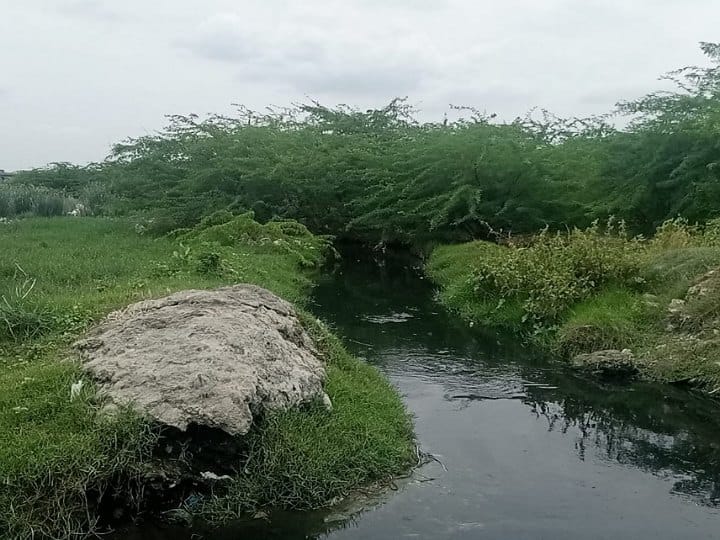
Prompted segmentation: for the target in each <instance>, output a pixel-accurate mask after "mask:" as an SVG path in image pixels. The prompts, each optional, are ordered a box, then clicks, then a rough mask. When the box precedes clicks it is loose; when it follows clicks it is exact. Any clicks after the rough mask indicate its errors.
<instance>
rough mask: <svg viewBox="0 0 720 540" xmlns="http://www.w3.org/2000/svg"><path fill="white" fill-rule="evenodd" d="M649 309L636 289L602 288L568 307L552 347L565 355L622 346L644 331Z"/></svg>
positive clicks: (633, 340) (620, 347) (631, 341)
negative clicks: (568, 309)
mask: <svg viewBox="0 0 720 540" xmlns="http://www.w3.org/2000/svg"><path fill="white" fill-rule="evenodd" d="M648 309H649V306H647V305H646V303H645V300H644V299H643V297H642V295H640V294H638V293H637V292H635V291H630V290H627V289H623V288H608V289H606V290H603V291H601V292H599V293H598V294H596V295H594V296H592V297H590V298H588V299H586V300H583V301H581V302H579V303H578V304H576V305H575V306H574V307H572V308H571V309H570V311H569V313H568V315H567V318H566V320H564V321H563V322H562V324H561V325H560V326H559V329H558V331H557V336H556V343H555V347H556V348H557V349H558V350H559V351H560V352H561V353H562V354H563V355H564V356H572V355H575V354H579V353H587V352H593V351H600V350H604V349H623V348H625V347H626V346H627V345H628V344H629V343H633V342H635V341H636V340H637V339H638V336H639V335H640V334H641V333H642V332H643V331H644V329H643V326H644V322H645V320H646V314H647V310H648Z"/></svg>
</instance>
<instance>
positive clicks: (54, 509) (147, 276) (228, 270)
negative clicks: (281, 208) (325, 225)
mask: <svg viewBox="0 0 720 540" xmlns="http://www.w3.org/2000/svg"><path fill="white" fill-rule="evenodd" d="M0 243H2V246H3V257H2V258H1V259H0V277H1V279H0V286H1V287H2V289H0V434H1V435H0V439H1V442H0V536H2V537H3V538H5V537H8V538H37V537H43V536H48V537H52V538H62V537H70V536H72V535H75V534H76V533H78V532H82V531H88V530H92V529H93V528H94V527H95V526H96V523H95V520H96V518H97V513H96V512H97V505H98V501H99V499H100V498H101V497H102V495H103V494H104V493H105V492H106V491H107V490H108V489H110V488H111V487H112V488H113V489H126V490H128V496H133V497H136V499H137V502H138V504H140V503H141V495H142V493H141V491H140V490H138V489H137V483H135V482H133V479H136V478H137V477H138V476H139V475H141V474H142V473H143V472H144V470H145V467H146V465H147V463H148V460H149V459H150V454H151V450H152V448H153V446H154V444H155V442H156V440H157V436H158V432H157V431H156V430H155V429H154V428H153V427H152V426H150V425H149V424H148V423H147V422H146V421H145V420H144V419H142V418H138V417H137V416H135V415H133V414H132V413H131V412H130V411H125V412H124V414H121V415H119V416H117V417H114V418H112V419H111V418H107V417H105V416H103V415H101V414H99V412H98V403H97V400H96V399H95V394H94V389H93V384H92V382H91V381H89V380H87V379H86V378H85V376H84V375H83V374H82V373H81V370H80V369H79V367H78V366H77V364H76V363H75V362H74V361H73V360H72V359H71V358H69V354H68V348H67V346H68V344H69V343H70V342H71V341H72V340H73V339H75V338H76V337H77V335H78V334H79V333H80V332H82V330H83V329H84V328H85V327H87V325H88V324H91V323H92V321H94V320H96V319H97V318H98V317H101V316H103V315H104V314H106V313H107V312H108V311H110V310H112V309H114V308H118V307H121V306H125V305H127V304H128V303H131V302H134V301H138V300H141V299H144V298H150V297H156V296H160V295H164V294H167V293H169V292H172V291H176V290H181V289H187V288H200V287H213V286H218V285H221V284H226V283H228V282H251V283H256V284H259V285H261V286H264V287H267V288H269V289H271V290H273V291H274V292H276V293H278V294H280V295H282V296H284V297H285V298H288V299H290V300H292V301H294V302H296V303H298V304H300V305H302V303H303V300H304V299H305V295H306V293H307V290H308V288H309V287H310V285H311V283H312V282H311V278H312V274H311V272H312V271H313V270H312V268H316V267H317V266H318V265H319V264H321V263H322V261H323V260H324V259H325V256H326V254H327V251H328V249H329V243H328V240H327V239H324V238H319V237H316V236H313V235H311V234H310V233H309V232H308V231H307V229H305V228H304V227H303V226H301V225H298V224H296V223H290V222H272V223H268V224H266V225H259V224H258V223H257V222H255V221H253V219H252V217H251V216H250V215H247V214H246V215H240V216H234V215H232V214H227V213H224V214H216V215H213V216H210V217H208V218H206V219H205V220H203V222H202V224H201V225H199V226H198V227H197V228H196V229H193V230H191V231H184V232H180V233H178V234H177V238H176V239H171V238H152V237H150V236H148V235H147V234H145V233H144V225H143V224H139V223H131V222H128V221H125V220H111V219H100V218H54V219H39V218H35V219H25V220H20V221H14V222H11V223H7V224H0ZM305 319H306V324H307V326H308V327H309V328H310V329H311V331H312V332H313V333H314V335H315V337H316V340H317V341H318V344H319V347H320V349H321V350H322V352H323V354H324V357H325V360H326V362H327V363H328V381H327V392H328V393H329V395H330V396H331V398H332V400H333V404H334V409H333V412H332V413H327V412H325V411H324V410H322V411H320V410H315V411H303V412H288V413H286V414H279V415H277V416H271V417H269V418H266V419H265V420H264V421H263V423H262V424H261V425H259V426H258V427H257V430H256V431H255V432H253V433H252V435H251V436H250V441H251V443H250V444H251V445H252V447H253V449H254V450H253V453H252V456H253V457H252V459H251V460H250V461H249V462H248V463H247V464H243V465H244V466H246V470H247V471H248V472H251V473H252V474H250V475H249V476H241V477H240V478H239V479H238V480H237V482H236V483H234V484H233V487H232V488H231V490H230V491H231V493H230V494H229V495H228V496H227V497H226V498H219V499H217V500H216V501H213V502H212V503H210V504H208V506H207V508H206V515H207V516H209V517H211V518H213V519H215V520H223V519H230V518H231V517H234V516H237V513H238V512H241V511H245V510H249V509H253V508H257V507H258V506H260V505H274V504H279V505H283V506H286V507H305V508H306V507H317V506H321V505H323V504H326V503H327V502H328V501H330V500H331V499H333V498H334V497H338V496H342V495H345V494H347V493H348V492H349V491H351V490H352V489H354V488H356V487H358V486H360V485H365V484H367V483H369V482H375V481H380V480H383V479H385V478H387V477H389V476H390V475H394V474H398V473H401V472H403V471H404V470H405V469H406V468H407V466H408V464H409V463H411V462H412V460H413V459H414V447H413V445H412V432H411V425H410V422H409V418H408V416H407V414H406V412H405V410H404V408H403V405H402V402H401V400H400V398H399V396H398V395H397V393H396V392H395V391H394V389H393V388H392V387H391V386H390V385H389V383H387V382H386V381H385V379H384V378H383V377H382V376H381V375H380V374H379V373H378V372H377V371H376V370H375V369H373V368H371V367H369V366H366V365H364V364H361V363H360V362H359V361H357V360H356V359H354V358H352V357H350V356H349V355H348V354H347V353H346V352H345V351H344V350H343V348H342V346H341V345H340V344H339V343H338V342H337V340H336V339H335V338H333V337H332V336H331V335H330V334H329V333H328V331H327V330H326V329H325V328H324V327H323V326H322V325H320V324H319V323H318V322H317V321H315V320H314V319H312V318H311V317H309V316H305ZM63 359H66V360H63ZM80 381H82V383H83V384H82V386H81V387H80V391H79V392H75V394H73V392H72V390H71V388H72V387H73V385H75V386H76V388H78V385H77V383H78V382H80ZM369 404H372V406H370V405H369ZM360 434H362V436H360ZM320 441H322V443H320Z"/></svg>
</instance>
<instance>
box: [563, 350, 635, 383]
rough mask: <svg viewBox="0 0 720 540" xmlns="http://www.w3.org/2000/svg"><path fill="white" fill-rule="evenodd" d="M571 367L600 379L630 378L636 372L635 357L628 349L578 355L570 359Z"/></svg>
mask: <svg viewBox="0 0 720 540" xmlns="http://www.w3.org/2000/svg"><path fill="white" fill-rule="evenodd" d="M572 367H573V368H575V369H578V370H581V371H585V372H587V373H591V374H592V375H597V376H600V377H623V378H631V377H633V376H634V375H636V374H637V372H638V368H637V365H636V362H635V356H634V355H633V353H632V352H631V351H630V350H629V349H623V350H618V349H608V350H604V351H595V352H592V353H587V354H578V355H576V356H575V357H574V358H573V359H572Z"/></svg>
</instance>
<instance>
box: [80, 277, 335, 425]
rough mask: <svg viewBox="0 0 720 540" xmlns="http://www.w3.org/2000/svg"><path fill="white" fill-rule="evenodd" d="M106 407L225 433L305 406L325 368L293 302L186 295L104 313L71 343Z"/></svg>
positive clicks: (236, 290) (221, 292) (254, 292)
mask: <svg viewBox="0 0 720 540" xmlns="http://www.w3.org/2000/svg"><path fill="white" fill-rule="evenodd" d="M75 347H76V349H77V350H78V351H79V352H80V355H81V358H82V360H83V365H84V368H85V370H86V371H87V372H88V373H89V374H90V375H92V377H93V378H94V379H96V380H97V382H98V384H99V387H100V389H101V391H102V393H103V394H104V395H106V396H107V399H108V400H109V402H110V404H114V405H127V404H130V405H132V406H133V407H134V408H135V409H137V410H138V411H140V412H141V413H143V414H146V415H148V416H150V417H151V418H153V419H155V420H157V421H158V422H160V423H162V424H166V425H168V426H173V427H176V428H178V429H181V430H183V431H184V430H186V429H187V428H188V426H191V425H197V426H205V427H210V428H219V429H221V430H223V431H224V432H226V433H228V434H230V435H242V434H245V433H247V432H248V431H249V429H250V427H251V425H252V423H253V417H254V416H255V415H257V414H260V413H262V412H263V411H266V410H277V409H286V408H288V407H293V406H297V405H300V404H303V403H308V402H311V401H314V400H322V401H324V402H325V404H326V405H329V399H328V397H327V395H325V393H324V392H323V386H322V385H323V381H324V379H325V370H324V366H323V364H322V362H321V361H320V359H319V358H318V357H317V354H316V352H315V348H314V346H313V343H312V340H311V339H310V336H308V334H307V333H306V332H305V330H304V329H303V328H302V326H301V325H300V322H299V321H298V319H297V316H296V314H295V312H294V310H293V308H292V306H291V305H290V304H289V303H287V302H285V301H284V300H282V299H280V298H278V297H277V296H275V295H274V294H272V293H271V292H269V291H267V290H265V289H262V288H260V287H256V286H253V285H236V286H233V287H224V288H221V289H216V290H211V291H204V290H189V291H183V292H179V293H176V294H172V295H170V296H167V297H165V298H160V299H157V300H149V301H144V302H139V303H137V304H133V305H131V306H129V307H128V308H126V309H124V310H121V311H117V312H114V313H112V314H110V315H109V316H108V317H107V318H106V319H105V320H104V321H103V322H102V323H100V324H99V325H98V326H97V327H96V328H94V329H93V330H92V331H91V332H90V333H89V334H88V336H87V337H86V338H85V339H83V340H82V341H79V342H77V343H76V344H75Z"/></svg>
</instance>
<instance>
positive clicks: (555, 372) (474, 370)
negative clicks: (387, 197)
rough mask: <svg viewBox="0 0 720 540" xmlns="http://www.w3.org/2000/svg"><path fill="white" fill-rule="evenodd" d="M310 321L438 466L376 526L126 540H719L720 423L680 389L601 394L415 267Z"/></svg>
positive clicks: (390, 271) (367, 283) (341, 516)
mask: <svg viewBox="0 0 720 540" xmlns="http://www.w3.org/2000/svg"><path fill="white" fill-rule="evenodd" d="M312 309H313V311H314V312H315V313H316V314H317V315H318V316H319V317H320V318H322V319H324V320H325V321H327V322H328V323H329V324H330V326H331V327H332V328H333V329H334V331H335V332H336V333H337V334H338V335H340V336H341V337H342V338H343V339H344V341H345V343H346V344H347V345H348V348H350V349H351V351H352V352H353V353H355V354H356V355H357V356H359V357H361V358H363V359H365V360H366V361H367V362H370V363H371V364H373V365H376V366H377V367H378V368H380V369H381V370H382V371H383V372H384V373H385V374H386V375H387V376H388V377H389V378H390V380H391V381H392V382H393V383H394V384H395V385H396V386H397V388H398V389H399V390H400V392H401V393H402V395H403V397H404V399H405V402H406V404H407V406H408V408H409V410H410V411H411V412H412V414H413V415H414V417H415V429H416V434H417V437H418V441H419V444H420V445H421V448H422V449H423V450H424V451H425V452H428V453H430V454H432V455H433V456H434V458H435V459H434V460H432V461H431V462H429V463H428V464H426V465H424V466H423V467H421V468H420V469H419V470H418V471H416V472H415V474H414V475H413V476H412V478H411V479H409V480H408V481H406V482H405V483H404V484H403V485H401V486H398V489H397V490H396V491H392V492H391V493H388V494H386V495H385V496H383V497H382V500H378V501H366V503H367V504H366V506H367V507H366V508H365V510H364V511H361V512H358V513H356V514H354V515H350V514H351V512H349V511H348V512H346V513H343V512H338V510H334V511H333V512H331V513H330V514H328V513H327V512H325V513H321V512H319V513H303V514H296V513H279V514H272V515H271V516H270V517H269V519H258V520H254V521H252V522H249V523H248V522H246V523H242V524H238V525H237V526H233V527H229V528H227V529H223V530H216V531H211V532H208V531H189V530H184V529H179V530H178V529H170V528H152V527H143V528H142V529H139V530H137V531H130V532H127V533H126V534H123V535H121V536H120V537H119V538H122V539H123V540H141V539H142V540H151V539H152V540H171V539H172V540H185V539H190V538H199V536H194V535H196V534H200V535H203V536H204V537H205V538H212V539H218V540H230V539H233V540H234V539H241V538H249V539H263V538H268V539H270V538H272V539H305V538H322V539H326V538H327V539H331V540H352V539H364V540H370V539H373V540H375V539H378V540H385V539H387V540H391V539H401V538H409V539H476V538H477V539H493V540H494V539H497V540H500V539H503V540H505V539H508V540H509V539H513V540H524V539H532V540H537V539H547V540H561V539H568V540H570V539H572V540H576V539H598V540H599V539H607V538H612V539H614V540H620V539H643V538H650V539H653V540H660V539H668V540H679V539H700V538H702V539H717V538H720V483H719V480H720V414H718V412H719V411H720V408H719V407H718V405H717V404H716V403H714V402H712V401H711V400H709V399H707V398H704V397H701V396H696V395H693V394H691V393H688V392H687V391H685V390H682V389H679V388H674V387H671V386H666V385H665V386H663V385H652V384H646V383H633V384H626V385H603V384H600V383H596V382H594V381H592V380H588V379H584V378H581V377H579V376H577V375H576V374H573V373H571V372H570V371H569V370H566V369H565V368H564V367H563V366H562V364H560V363H557V362H552V361H550V360H547V359H542V358H540V357H539V356H538V355H534V354H532V353H530V352H528V351H526V350H523V348H522V347H520V346H519V344H518V343H516V342H515V341H514V340H512V339H500V338H498V336H495V335H491V334H484V333H482V332H480V331H478V330H477V329H473V328H469V327H468V325H467V324H465V323H463V322H462V321H460V320H458V319H457V318H456V317H453V316H452V315H450V314H448V313H446V312H445V311H444V310H443V309H442V308H441V307H440V306H438V305H437V304H436V303H435V302H434V301H433V287H432V286H431V285H430V284H429V283H427V282H426V280H423V279H422V276H421V275H420V274H419V273H418V272H417V270H416V269H415V268H413V264H409V263H408V261H403V260H397V261H387V262H386V263H385V264H383V265H377V264H374V263H372V262H371V261H367V260H354V259H353V258H350V259H346V261H345V263H344V264H343V266H342V267H341V268H340V269H338V270H337V271H336V272H334V273H332V274H328V275H327V276H326V277H325V278H324V279H323V280H322V281H321V282H320V284H319V286H318V287H317V288H316V290H315V292H314V298H313V305H312Z"/></svg>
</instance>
